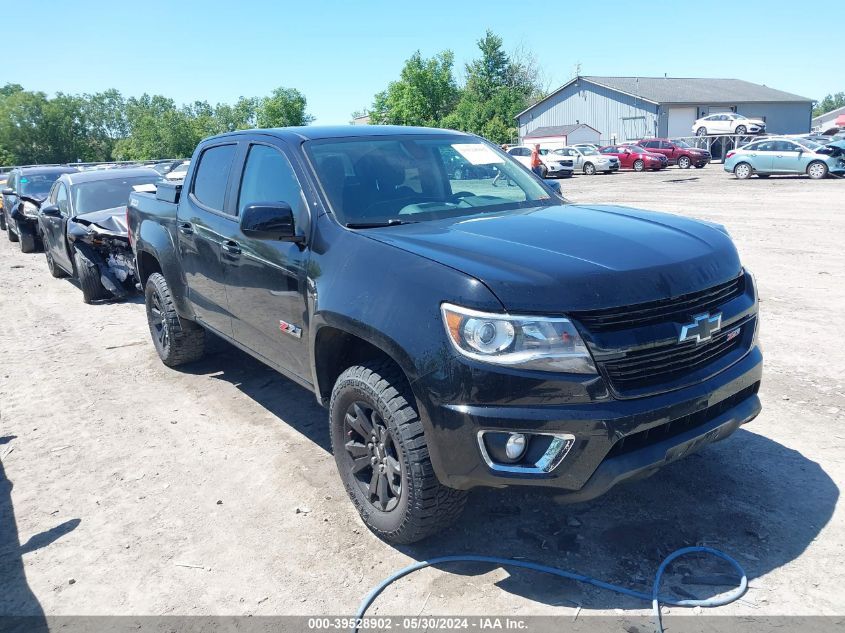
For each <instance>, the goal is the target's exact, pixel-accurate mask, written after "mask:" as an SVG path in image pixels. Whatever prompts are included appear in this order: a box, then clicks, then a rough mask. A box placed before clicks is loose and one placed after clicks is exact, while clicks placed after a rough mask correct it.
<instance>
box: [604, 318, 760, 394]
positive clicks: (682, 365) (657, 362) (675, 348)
mask: <svg viewBox="0 0 845 633" xmlns="http://www.w3.org/2000/svg"><path fill="white" fill-rule="evenodd" d="M750 327H753V322H752V323H750ZM743 339H744V337H743V336H742V331H740V332H739V333H737V332H736V328H730V329H729V330H726V331H724V332H720V333H718V334H716V335H714V336H713V338H711V339H710V340H709V341H707V342H705V343H700V344H696V343H695V342H689V343H681V344H678V343H672V344H669V345H663V346H661V347H653V348H648V349H644V350H636V351H633V352H628V353H627V354H626V355H625V357H624V358H620V359H617V360H608V361H604V362H600V363H599V366H600V367H601V368H602V369H603V370H604V373H605V375H606V376H607V378H608V380H609V381H610V382H611V384H612V385H613V388H614V389H615V390H616V391H617V392H620V393H625V392H631V391H637V390H641V389H647V388H649V387H654V386H655V385H660V384H664V383H670V382H672V381H673V380H676V379H678V378H680V377H683V376H685V375H689V374H692V373H694V372H696V371H698V370H699V369H702V368H704V367H706V366H707V365H710V364H711V363H715V362H716V361H718V360H719V359H721V358H722V357H724V356H726V355H727V354H729V353H730V352H732V351H733V350H735V349H737V348H738V347H739V346H740V345H741V344H742V341H743Z"/></svg>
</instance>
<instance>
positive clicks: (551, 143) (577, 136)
mask: <svg viewBox="0 0 845 633" xmlns="http://www.w3.org/2000/svg"><path fill="white" fill-rule="evenodd" d="M600 139H601V132H599V131H598V130H597V129H595V128H594V127H590V126H589V125H586V124H585V123H574V124H571V125H552V126H549V127H537V128H534V129H533V130H531V132H530V133H529V134H528V135H526V136H524V137H522V142H523V143H525V144H526V145H534V144H537V145H542V146H543V147H565V146H567V145H575V144H576V143H598V142H599V140H600Z"/></svg>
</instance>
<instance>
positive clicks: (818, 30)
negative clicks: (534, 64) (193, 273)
mask: <svg viewBox="0 0 845 633" xmlns="http://www.w3.org/2000/svg"><path fill="white" fill-rule="evenodd" d="M834 6H836V5H835V3H834V4H830V3H827V4H824V9H822V10H820V9H817V8H815V7H816V5H814V4H813V3H808V2H803V3H802V2H783V1H771V2H757V1H750V0H737V1H735V2H723V1H721V0H706V1H704V2H674V1H672V0H663V1H662V2H657V3H648V2H630V1H629V2H619V3H617V2H613V1H610V2H605V3H598V2H580V3H579V2H572V1H566V2H561V3H557V4H555V3H550V2H548V1H546V2H534V3H530V2H525V1H524V0H519V1H517V0H512V1H511V2H500V1H497V0H486V1H483V2H482V1H477V0H450V1H448V2H444V1H441V0H424V1H423V2H414V3H411V2H405V1H403V0H392V1H386V0H373V1H367V0H361V1H359V2H349V1H340V0H324V1H321V0H310V1H299V2H287V1H284V0H279V1H277V2H272V1H267V0H260V1H258V0H256V1H252V0H239V1H238V0H227V1H226V2H220V1H218V0H205V1H197V0H166V1H161V0H141V1H135V0H110V1H108V2H106V1H101V0H96V1H95V0H74V1H72V2H68V1H65V0H14V1H13V2H10V1H8V0H0V11H2V12H1V13H0V15H3V16H4V17H3V20H4V21H5V20H7V19H9V18H12V19H13V20H14V21H15V22H16V23H18V24H20V25H21V27H22V28H23V29H24V32H21V33H20V34H19V36H15V37H12V36H11V33H10V30H9V29H10V26H9V25H5V26H4V32H5V37H4V39H5V43H6V46H4V48H3V53H2V58H3V65H2V71H0V84H2V83H6V82H16V83H20V84H22V85H23V86H24V87H25V88H26V89H28V90H42V91H44V92H46V93H48V94H53V93H55V92H57V91H62V92H71V93H82V92H97V91H101V90H105V89H107V88H117V89H118V90H120V91H121V92H122V93H123V94H124V95H125V96H131V95H140V94H142V93H144V92H148V93H158V94H163V95H165V96H168V97H171V98H173V99H174V100H175V101H176V102H177V103H187V102H192V101H194V100H198V99H199V100H207V101H209V102H211V103H212V104H214V103H217V102H220V101H223V102H234V101H235V100H236V99H237V98H238V97H239V96H241V95H243V96H263V95H266V94H268V93H269V92H270V91H271V90H272V89H273V88H274V87H277V86H285V87H292V88H297V89H299V90H300V91H302V92H303V93H304V94H305V96H306V97H307V99H308V110H309V111H310V112H311V113H312V114H313V115H315V116H316V117H317V121H316V123H318V124H335V123H346V122H348V121H349V119H350V113H351V112H352V111H354V110H358V109H361V108H366V107H367V106H368V105H369V104H370V103H372V97H373V94H375V93H376V92H377V91H379V90H382V89H383V88H384V87H385V86H386V85H387V83H388V82H389V81H391V80H393V79H395V78H397V77H398V74H399V71H400V69H401V67H402V64H403V62H404V60H405V59H407V58H408V57H409V56H410V55H411V54H412V53H413V52H414V51H415V50H417V49H420V51H421V52H422V54H423V55H425V56H430V55H433V54H435V53H437V52H438V51H441V50H444V49H451V50H452V51H453V52H454V53H455V58H456V70H458V71H459V76H460V74H462V69H463V65H464V63H465V62H467V61H469V60H470V59H472V58H473V57H474V56H475V55H476V53H477V48H476V45H475V42H476V41H477V40H478V39H479V38H480V37H482V36H483V35H484V32H485V30H486V29H491V30H492V31H494V32H495V33H497V34H498V35H500V36H502V37H503V38H504V41H505V47H506V48H507V49H508V50H513V49H515V48H517V47H519V46H524V47H525V48H527V49H529V50H532V51H533V52H534V53H535V54H536V56H537V57H538V60H539V62H540V65H541V67H542V69H543V71H544V74H545V76H546V79H547V82H548V84H549V85H550V87H552V88H556V87H558V86H559V85H560V84H562V83H564V82H565V81H566V80H567V79H569V78H570V77H571V76H572V74H573V69H574V67H575V64H576V63H578V62H580V64H581V74H584V75H622V76H625V75H638V76H663V74H664V73H668V74H669V76H675V77H734V78H739V79H745V80H748V81H753V82H756V83H762V84H766V85H768V86H771V87H774V88H778V89H781V90H786V91H788V92H794V93H797V94H799V95H802V96H806V97H809V98H813V99H821V98H822V97H823V96H824V95H825V94H827V93H829V92H838V91H843V90H845V73H843V71H842V59H843V57H842V38H841V37H840V36H838V35H835V34H833V32H826V30H827V25H826V24H825V21H824V19H822V16H821V13H824V12H827V13H828V16H827V18H828V19H830V20H833V14H832V13H831V11H832V10H833V9H832V7H834ZM13 16H16V17H13ZM820 20H821V21H820ZM704 22H708V24H704ZM27 29H32V30H31V31H29V32H26V30H27ZM834 30H835V29H834ZM645 33H651V34H652V36H650V37H648V38H645V37H643V36H641V34H645ZM734 33H735V34H736V35H733V34H734Z"/></svg>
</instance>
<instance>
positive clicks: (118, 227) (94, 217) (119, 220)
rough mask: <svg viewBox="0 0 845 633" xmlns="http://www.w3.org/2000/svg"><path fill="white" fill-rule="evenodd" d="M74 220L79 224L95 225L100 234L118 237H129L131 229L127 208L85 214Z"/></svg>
mask: <svg viewBox="0 0 845 633" xmlns="http://www.w3.org/2000/svg"><path fill="white" fill-rule="evenodd" d="M73 220H74V222H77V223H79V224H85V225H94V226H96V227H97V229H99V231H98V232H100V233H104V232H105V233H108V234H110V235H113V236H116V237H127V238H128V237H129V228H128V227H127V226H126V207H115V208H113V209H102V210H100V211H92V212H91V213H83V214H82V215H77V216H75V217H74V218H73Z"/></svg>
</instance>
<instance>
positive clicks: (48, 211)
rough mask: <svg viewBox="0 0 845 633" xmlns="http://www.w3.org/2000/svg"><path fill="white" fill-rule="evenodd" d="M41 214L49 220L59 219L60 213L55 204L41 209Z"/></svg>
mask: <svg viewBox="0 0 845 633" xmlns="http://www.w3.org/2000/svg"><path fill="white" fill-rule="evenodd" d="M41 213H42V214H44V215H46V216H49V217H51V218H58V217H61V215H62V212H61V210H60V209H59V207H58V206H57V205H55V204H47V205H44V206H43V207H41Z"/></svg>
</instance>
